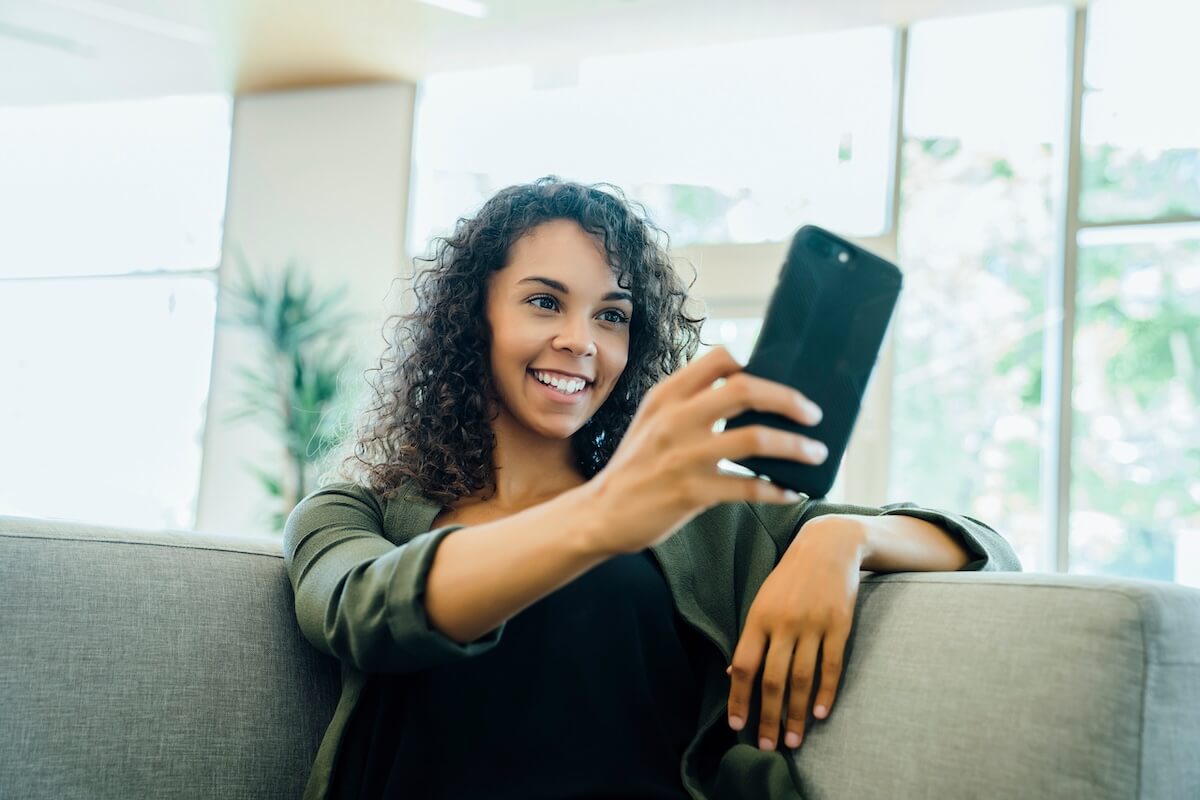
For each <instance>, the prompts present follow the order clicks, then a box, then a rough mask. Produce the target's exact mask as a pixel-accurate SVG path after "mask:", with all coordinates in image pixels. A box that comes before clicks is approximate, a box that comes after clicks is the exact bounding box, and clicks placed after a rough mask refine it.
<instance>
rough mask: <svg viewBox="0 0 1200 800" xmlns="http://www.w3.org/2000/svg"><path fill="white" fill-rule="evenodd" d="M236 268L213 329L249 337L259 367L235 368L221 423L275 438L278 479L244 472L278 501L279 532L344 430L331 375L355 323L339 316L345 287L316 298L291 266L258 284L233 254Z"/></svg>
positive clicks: (340, 364)
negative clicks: (261, 428) (235, 386)
mask: <svg viewBox="0 0 1200 800" xmlns="http://www.w3.org/2000/svg"><path fill="white" fill-rule="evenodd" d="M235 262H236V265H237V267H238V271H239V275H240V278H239V280H238V281H237V282H230V283H229V284H228V285H226V286H225V287H224V289H225V291H226V292H227V301H228V305H227V306H226V308H227V313H226V315H225V316H223V317H222V318H221V319H219V320H218V322H219V323H224V324H233V325H237V326H240V327H244V328H247V329H249V330H250V331H251V332H252V333H254V334H255V336H256V338H257V340H258V342H259V345H260V350H261V357H262V367H261V368H260V369H251V368H248V367H246V366H238V367H237V373H238V374H239V375H240V376H241V377H242V379H243V381H244V386H243V387H242V389H241V391H240V393H239V399H240V400H241V405H240V407H238V408H236V409H235V410H234V411H233V412H232V413H231V414H230V415H229V416H227V417H226V421H227V422H232V421H234V420H239V419H243V418H246V417H254V418H258V419H260V420H263V421H264V422H266V423H267V425H268V426H269V428H270V430H271V432H272V433H273V434H275V435H277V436H278V437H279V440H280V444H281V445H282V447H283V450H284V467H283V469H282V474H280V475H275V474H272V473H270V472H268V471H267V470H264V469H261V468H260V467H257V466H255V465H253V464H249V463H247V464H246V466H247V468H248V469H249V470H250V471H251V472H253V473H254V474H255V475H256V476H257V477H258V479H259V481H260V482H261V483H262V486H263V488H264V489H265V490H266V491H267V493H268V494H269V495H271V496H272V497H273V498H275V499H276V500H277V501H278V505H277V507H276V510H275V511H274V513H272V514H271V516H270V523H271V525H272V527H273V529H274V530H275V531H276V532H280V531H282V529H283V524H284V522H285V520H286V519H287V515H288V514H289V513H291V510H292V509H293V508H295V506H296V504H297V503H298V502H299V501H300V500H301V499H302V498H303V497H304V496H305V495H306V494H308V492H309V491H310V488H309V487H310V486H312V485H313V481H314V479H315V476H314V474H313V472H314V471H315V470H316V469H317V463H318V461H319V460H320V458H321V457H322V455H323V454H324V453H325V452H326V451H327V450H328V449H329V448H330V447H332V446H333V444H334V443H335V442H336V439H337V432H338V431H339V430H340V428H341V426H342V424H343V422H344V420H342V417H344V416H345V413H346V411H347V408H346V403H344V402H341V401H340V399H339V396H338V395H339V393H338V375H339V373H340V372H341V370H342V369H343V368H345V366H346V365H347V364H348V363H349V362H350V353H349V351H348V348H346V347H344V346H343V345H344V343H345V336H344V333H345V330H346V326H347V325H348V324H349V323H351V322H352V321H354V320H355V319H356V318H357V316H358V315H357V314H353V313H343V312H341V311H340V310H339V308H338V304H339V303H340V302H341V300H342V299H343V298H344V297H345V295H346V293H347V291H348V290H349V287H348V286H347V285H345V284H343V285H341V286H339V287H337V288H336V289H334V290H333V291H330V292H328V293H324V292H318V291H316V289H315V287H314V286H313V284H312V281H311V279H310V278H309V276H308V275H307V274H306V273H305V272H304V271H303V270H301V269H300V267H299V266H298V265H297V264H296V263H295V261H294V260H289V261H288V262H287V263H286V264H285V265H284V267H283V269H282V270H263V271H261V272H262V275H263V277H262V279H261V280H256V279H255V277H254V274H253V272H252V270H251V269H250V266H249V264H248V263H247V261H246V258H245V256H244V254H242V253H241V251H240V250H238V251H236V252H235Z"/></svg>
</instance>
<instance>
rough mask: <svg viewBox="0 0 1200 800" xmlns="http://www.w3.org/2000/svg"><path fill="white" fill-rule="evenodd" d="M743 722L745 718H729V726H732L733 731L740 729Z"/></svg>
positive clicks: (744, 722)
mask: <svg viewBox="0 0 1200 800" xmlns="http://www.w3.org/2000/svg"><path fill="white" fill-rule="evenodd" d="M745 724H746V720H744V719H742V718H741V717H730V718H729V727H731V728H733V729H734V730H735V731H740V730H741V729H742V727H743V726H744V725H745Z"/></svg>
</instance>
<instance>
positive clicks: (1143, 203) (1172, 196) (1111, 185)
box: [1079, 0, 1200, 222]
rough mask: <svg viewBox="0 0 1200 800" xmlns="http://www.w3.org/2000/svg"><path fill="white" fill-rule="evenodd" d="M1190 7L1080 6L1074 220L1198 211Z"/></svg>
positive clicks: (1198, 20)
mask: <svg viewBox="0 0 1200 800" xmlns="http://www.w3.org/2000/svg"><path fill="white" fill-rule="evenodd" d="M1197 30H1200V4H1196V3H1163V2H1155V1H1152V2H1146V3H1138V4H1134V3H1126V2H1111V0H1098V1H1097V2H1093V3H1091V5H1090V6H1089V7H1088V26H1087V64H1086V68H1085V70H1084V81H1085V87H1084V95H1083V131H1082V138H1083V149H1082V154H1083V169H1082V172H1083V175H1082V181H1081V182H1082V187H1081V188H1082V193H1081V195H1080V198H1079V215H1080V217H1081V218H1082V219H1083V220H1084V222H1114V221H1121V222H1124V221H1135V220H1136V221H1143V220H1155V219H1162V218H1173V217H1180V216H1200V104H1198V103H1196V102H1195V96H1196V85H1195V84H1196V78H1195V76H1196V75H1197V74H1200V49H1197V47H1196V43H1195V38H1196V31H1197Z"/></svg>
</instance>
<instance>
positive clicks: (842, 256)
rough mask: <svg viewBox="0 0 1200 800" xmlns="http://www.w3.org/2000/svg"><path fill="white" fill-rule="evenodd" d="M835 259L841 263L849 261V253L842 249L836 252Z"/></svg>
mask: <svg viewBox="0 0 1200 800" xmlns="http://www.w3.org/2000/svg"><path fill="white" fill-rule="evenodd" d="M837 260H838V261H840V262H841V263H843V264H845V263H848V262H849V261H850V254H849V253H847V252H846V251H845V250H842V251H840V252H839V253H838V254H837Z"/></svg>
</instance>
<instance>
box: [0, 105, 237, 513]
mask: <svg viewBox="0 0 1200 800" xmlns="http://www.w3.org/2000/svg"><path fill="white" fill-rule="evenodd" d="M229 138H230V102H229V99H228V98H226V97H208V96H206V97H176V98H165V99H158V100H146V101H138V102H124V103H112V104H103V105H80V106H64V107H45V108H19V109H18V108H8V109H0V160H2V161H3V163H2V164H0V173H3V174H4V175H5V176H6V179H5V181H4V182H3V183H2V184H0V218H3V219H4V220H5V223H6V228H5V235H4V237H2V238H0V342H3V343H4V346H3V347H0V374H3V375H4V376H5V387H6V390H5V391H4V393H3V395H2V396H0V406H2V410H0V441H3V442H4V443H5V454H4V455H5V457H4V459H2V460H0V513H3V514H13V515H19V516H38V517H53V518H60V519H78V520H85V521H88V522H93V523H97V524H111V525H120V526H131V527H143V528H161V527H174V528H183V529H187V528H191V527H192V526H193V523H194V517H195V503H196V493H197V490H198V486H199V475H200V456H201V452H200V447H201V434H202V429H203V422H204V408H205V404H206V400H207V395H208V377H209V369H210V363H211V357H212V342H213V325H214V318H215V312H216V269H217V266H218V264H219V260H220V249H221V224H222V217H223V215H224V204H225V180H226V171H227V168H228V158H229Z"/></svg>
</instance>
